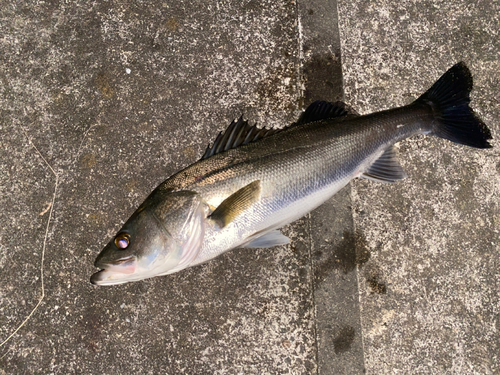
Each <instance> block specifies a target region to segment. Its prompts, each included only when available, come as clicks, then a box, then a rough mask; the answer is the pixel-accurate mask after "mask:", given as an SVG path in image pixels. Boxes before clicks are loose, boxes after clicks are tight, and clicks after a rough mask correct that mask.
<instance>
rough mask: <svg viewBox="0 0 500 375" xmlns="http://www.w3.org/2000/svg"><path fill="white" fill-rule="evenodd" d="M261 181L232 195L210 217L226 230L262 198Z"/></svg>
mask: <svg viewBox="0 0 500 375" xmlns="http://www.w3.org/2000/svg"><path fill="white" fill-rule="evenodd" d="M260 190H261V186H260V180H256V181H254V182H252V183H250V184H248V185H246V186H243V187H242V188H241V189H240V190H238V191H237V192H235V193H234V194H232V195H230V196H229V197H227V198H226V199H224V200H223V201H222V203H221V204H220V205H219V207H217V208H216V209H215V211H214V212H212V214H211V215H210V216H209V218H210V219H212V220H213V221H214V222H215V223H216V224H217V225H218V226H219V227H220V228H224V227H225V226H226V225H228V224H229V223H230V222H231V221H233V220H234V218H235V217H237V216H238V215H239V214H241V213H242V212H243V211H245V210H246V209H247V208H249V207H250V206H251V205H252V204H254V203H255V202H257V200H259V198H260Z"/></svg>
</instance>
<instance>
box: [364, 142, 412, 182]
mask: <svg viewBox="0 0 500 375" xmlns="http://www.w3.org/2000/svg"><path fill="white" fill-rule="evenodd" d="M361 177H363V178H368V179H370V180H375V181H378V182H395V181H397V180H402V179H403V178H405V177H406V173H405V171H404V170H403V167H401V165H400V164H399V161H398V159H397V156H396V151H395V150H394V146H391V147H389V148H388V149H387V150H385V152H384V153H383V154H382V156H380V157H379V158H378V159H377V160H375V162H374V163H373V164H372V165H371V166H370V168H368V170H367V171H366V172H365V173H363V174H362V175H361Z"/></svg>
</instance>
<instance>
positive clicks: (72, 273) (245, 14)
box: [0, 0, 500, 374]
mask: <svg viewBox="0 0 500 375" xmlns="http://www.w3.org/2000/svg"><path fill="white" fill-rule="evenodd" d="M491 6H493V7H497V5H495V4H493V5H491V4H490V5H486V4H475V3H472V2H466V3H464V4H461V5H458V4H455V3H453V2H450V1H440V2H418V3H417V2H410V1H403V2H399V3H397V4H392V3H390V2H387V1H377V2H370V3H363V2H360V1H354V2H344V1H341V2H340V3H339V22H340V26H341V34H340V38H341V40H342V49H341V48H340V40H339V35H338V33H337V31H336V23H337V13H336V2H335V1H333V2H332V1H327V0H322V1H320V0H307V1H306V0H301V1H299V2H298V3H295V2H288V1H267V0H266V1H261V2H257V1H253V0H252V1H246V2H236V1H224V2H217V3H207V2H204V1H192V2H184V1H177V2H171V1H164V2H161V3H159V2H156V1H145V2H141V3H137V2H130V1H125V2H120V3H109V2H97V3H88V2H83V1H76V2H72V3H71V4H67V3H61V2H51V3H47V2H42V1H39V2H32V3H31V4H29V5H28V4H20V3H9V4H6V5H5V6H3V7H2V9H1V10H0V31H1V34H2V35H3V38H2V39H1V40H0V92H1V93H2V94H1V95H0V111H1V116H0V142H1V147H0V202H1V204H2V207H4V209H3V210H2V212H1V213H0V222H2V225H0V270H1V272H0V342H2V341H3V340H4V339H6V338H7V337H8V336H9V335H10V334H11V333H12V332H13V330H14V329H15V328H16V327H17V326H18V325H19V324H21V323H22V321H23V319H25V318H26V317H27V316H28V315H29V314H30V311H31V310H32V308H33V307H34V306H35V305H36V303H37V301H38V300H39V296H40V291H41V289H40V287H41V279H40V276H41V274H40V267H41V265H42V263H41V261H42V257H43V256H44V257H45V263H44V267H43V275H44V282H45V284H44V285H45V297H44V299H43V301H42V302H41V304H40V307H39V308H38V310H37V311H36V312H35V313H34V315H33V316H32V317H31V319H30V320H28V322H27V323H26V325H25V326H24V327H22V328H21V329H20V330H19V332H18V333H17V334H16V335H15V336H13V338H12V339H11V340H10V341H8V342H7V343H6V344H5V345H3V346H1V347H0V374H18V373H19V374H30V373H43V374H47V373H49V374H50V373H53V374H67V373H89V374H126V373H144V374H157V373H166V374H182V373H185V374H277V373H279V374H282V373H283V374H286V373H289V374H311V373H319V374H358V373H364V372H366V373H371V374H381V373H393V372H401V373H417V372H420V373H456V374H459V373H460V374H461V373H477V374H494V373H497V372H498V371H499V367H498V362H499V361H498V352H499V351H500V347H499V346H498V343H499V342H500V340H499V330H500V320H499V311H500V308H499V307H500V306H499V301H498V298H497V296H498V294H499V292H500V285H499V283H498V280H500V278H499V276H500V275H499V273H498V270H499V264H498V259H499V255H500V254H499V246H498V243H499V238H498V235H499V234H498V233H499V229H500V228H499V223H500V214H499V207H498V205H499V203H498V202H499V195H500V185H499V182H498V181H500V179H499V178H498V174H499V173H500V167H499V165H500V155H499V153H498V149H497V148H494V149H493V150H489V151H475V150H470V149H465V148H461V147H459V146H455V145H452V144H450V143H447V142H445V141H441V140H435V139H430V138H423V137H417V138H415V139H412V140H409V141H406V142H404V143H402V144H401V147H400V152H401V154H402V157H401V159H402V162H403V166H404V168H405V170H406V171H407V172H408V174H409V178H408V179H407V180H405V181H403V182H401V183H398V184H396V185H392V186H388V185H379V184H376V183H373V182H367V181H358V182H355V183H354V184H353V185H352V189H351V187H347V188H346V189H344V190H342V191H341V192H340V193H339V194H338V195H337V196H336V197H334V199H332V200H331V201H330V202H328V203H327V204H325V205H324V206H322V207H320V208H319V209H318V210H316V211H315V212H313V213H312V214H310V215H308V216H307V217H305V218H303V219H301V220H299V221H297V222H296V223H293V224H292V225H290V226H288V227H286V228H284V232H285V233H286V234H288V235H289V236H291V238H292V239H293V243H292V244H291V245H290V246H286V247H277V248H274V249H267V250H256V251H254V250H250V251H249V250H235V251H233V252H230V253H228V254H226V255H224V256H222V257H220V258H218V259H216V260H214V261H212V262H209V263H207V264H205V265H202V266H200V267H195V268H193V269H189V270H186V271H183V272H181V273H178V274H174V275H171V276H168V277H161V278H156V279H151V280H146V281H143V282H140V283H133V284H130V285H124V286H119V287H111V288H97V287H94V286H92V285H90V283H89V276H90V274H91V273H92V272H93V271H94V268H93V267H92V263H93V261H94V259H95V256H96V254H97V253H98V252H99V251H100V249H101V248H102V246H103V245H104V244H105V243H107V241H108V239H109V238H110V237H111V236H112V235H114V233H115V231H116V230H117V229H118V228H119V227H120V226H121V224H122V223H123V222H124V220H126V219H127V218H128V217H129V215H130V214H131V213H132V212H133V211H134V210H135V208H136V207H137V205H138V204H139V203H140V202H141V201H142V200H143V199H144V198H145V197H146V196H147V194H148V193H149V192H150V191H151V190H152V189H153V188H154V187H155V186H156V185H157V184H158V183H160V182H161V181H162V180H164V179H165V178H166V177H168V176H169V175H170V174H172V173H173V172H175V171H177V170H179V169H181V168H182V167H184V166H186V165H188V164H190V163H192V162H194V161H195V160H197V158H198V157H199V156H200V155H201V153H202V152H203V150H204V148H205V147H206V144H207V143H208V142H209V141H210V140H212V139H214V137H215V135H216V134H217V133H218V132H219V131H220V130H223V129H225V127H226V126H227V125H228V123H229V122H230V121H231V120H232V119H233V118H235V117H237V116H239V115H240V114H241V113H244V114H246V117H247V118H248V119H249V120H250V121H257V122H259V123H260V124H262V125H267V126H284V125H286V124H289V123H290V122H292V121H294V120H295V118H296V116H297V115H298V113H299V111H300V109H301V108H302V107H303V106H304V105H307V104H308V103H310V102H311V101H313V100H316V99H320V98H321V99H327V100H336V99H339V98H341V97H342V72H341V65H340V62H341V61H342V64H343V65H342V68H343V74H344V76H345V82H346V90H345V92H346V99H347V102H348V103H350V104H351V105H353V106H354V107H355V108H356V109H357V110H359V111H360V112H362V113H368V112H372V111H375V110H380V109H383V108H388V107H393V106H396V105H402V104H405V103H408V102H409V101H411V100H412V99H413V98H415V97H417V96H418V95H419V94H420V93H421V92H422V91H423V90H424V89H426V88H427V87H429V85H430V84H431V83H432V82H433V81H434V80H435V79H436V78H437V77H438V76H439V75H440V74H441V73H442V72H443V71H444V70H446V69H447V68H448V67H449V66H451V65H452V64H453V63H454V62H456V61H458V60H460V59H464V60H465V61H466V62H467V63H468V64H469V66H470V67H471V69H472V71H473V74H474V77H475V82H476V90H475V91H474V97H473V106H474V107H475V108H476V109H477V112H478V113H479V114H480V115H481V116H482V117H483V118H484V120H485V122H486V123H487V124H488V125H490V127H491V129H492V132H493V134H494V136H495V137H496V135H497V134H498V126H497V122H498V118H499V117H500V116H499V113H498V111H499V110H498V108H497V107H498V102H499V99H500V98H499V97H498V90H497V87H496V86H497V84H498V81H499V78H500V77H499V75H498V72H499V69H498V68H499V66H498V61H497V60H498V51H499V44H498V30H500V27H499V21H498V14H499V12H498V9H497V12H492V9H491V8H490V7H491ZM497 8H498V7H497ZM444 20H446V22H444ZM330 26H331V27H330ZM341 55H342V59H341V58H340V56H341ZM34 147H36V149H35V148H34ZM47 163H48V164H47ZM51 168H53V169H51ZM56 181H58V185H57V186H56ZM54 192H55V195H54ZM53 197H55V200H54V204H52V199H53ZM51 208H53V211H51ZM47 224H48V236H47V247H46V249H45V252H43V249H44V241H43V239H44V236H45V231H46V228H47Z"/></svg>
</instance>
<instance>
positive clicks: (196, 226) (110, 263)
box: [90, 189, 208, 285]
mask: <svg viewBox="0 0 500 375" xmlns="http://www.w3.org/2000/svg"><path fill="white" fill-rule="evenodd" d="M207 212H208V210H207V206H206V204H204V202H203V201H202V199H201V198H200V196H199V195H198V194H196V193H194V192H191V191H179V192H172V191H162V190H158V189H157V190H155V191H154V192H153V193H152V194H151V195H150V196H149V197H148V198H147V199H146V201H144V203H143V204H142V205H141V206H140V207H139V208H138V209H137V211H136V212H134V214H133V215H132V216H131V217H130V219H129V220H128V221H127V222H126V223H125V225H123V227H122V228H121V230H120V231H119V232H118V234H117V235H116V236H115V237H114V238H113V239H112V240H111V241H110V242H109V243H108V244H107V245H106V247H105V248H104V249H103V250H102V251H101V252H100V253H99V255H98V256H97V258H96V261H95V264H94V265H95V266H96V267H98V268H101V271H99V272H96V273H95V274H93V275H92V277H91V278H90V281H91V283H92V284H95V285H116V284H123V283H127V282H132V281H138V280H143V279H147V278H150V277H154V276H160V275H166V274H169V273H173V272H177V271H179V270H181V269H184V268H186V267H188V266H189V265H190V263H191V262H192V261H193V260H194V259H195V258H196V256H197V255H198V252H199V250H200V248H201V244H202V242H203V237H204V232H205V226H204V223H205V218H206V216H207Z"/></svg>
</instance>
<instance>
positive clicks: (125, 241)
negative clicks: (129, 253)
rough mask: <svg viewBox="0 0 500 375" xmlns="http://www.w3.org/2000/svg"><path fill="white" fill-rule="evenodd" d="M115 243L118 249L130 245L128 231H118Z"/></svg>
mask: <svg viewBox="0 0 500 375" xmlns="http://www.w3.org/2000/svg"><path fill="white" fill-rule="evenodd" d="M115 245H116V247H117V248H119V249H122V250H124V249H126V248H127V247H128V245H130V235H129V234H128V233H123V232H122V233H118V234H117V235H116V237H115Z"/></svg>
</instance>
